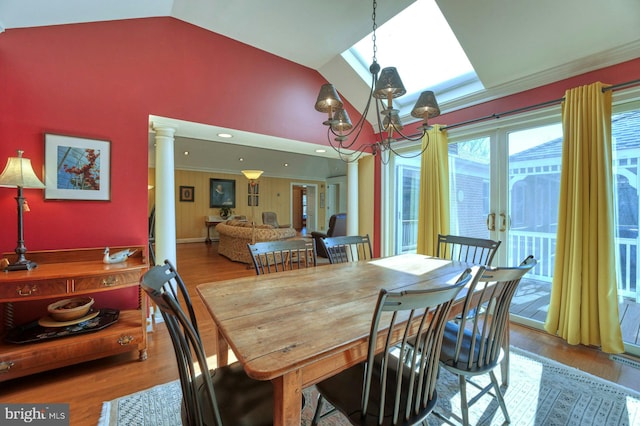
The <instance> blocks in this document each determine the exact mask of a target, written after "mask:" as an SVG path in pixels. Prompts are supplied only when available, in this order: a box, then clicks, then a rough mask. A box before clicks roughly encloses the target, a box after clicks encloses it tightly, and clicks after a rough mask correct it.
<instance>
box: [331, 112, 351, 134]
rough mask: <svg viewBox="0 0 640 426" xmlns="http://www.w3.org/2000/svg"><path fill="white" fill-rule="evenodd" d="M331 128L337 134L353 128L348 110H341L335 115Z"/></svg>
mask: <svg viewBox="0 0 640 426" xmlns="http://www.w3.org/2000/svg"><path fill="white" fill-rule="evenodd" d="M331 128H332V129H333V130H334V131H336V132H348V131H349V130H351V129H352V128H353V124H352V123H351V118H349V114H347V110H345V109H339V110H337V111H336V112H335V114H333V123H331Z"/></svg>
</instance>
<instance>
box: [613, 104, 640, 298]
mask: <svg viewBox="0 0 640 426" xmlns="http://www.w3.org/2000/svg"><path fill="white" fill-rule="evenodd" d="M638 128H640V111H638V110H633V111H627V112H624V113H621V114H614V115H613V117H612V132H611V133H612V135H613V165H614V168H613V174H614V182H615V185H616V186H615V188H614V189H615V190H614V197H615V202H614V206H615V209H616V211H615V220H616V245H617V247H618V250H617V254H618V295H619V296H623V297H630V298H632V299H635V300H636V301H640V295H639V294H638V284H637V283H638V271H637V268H636V266H637V264H638V184H639V183H640V180H639V178H638V174H639V173H638V158H640V134H639V133H638V130H637V129H638Z"/></svg>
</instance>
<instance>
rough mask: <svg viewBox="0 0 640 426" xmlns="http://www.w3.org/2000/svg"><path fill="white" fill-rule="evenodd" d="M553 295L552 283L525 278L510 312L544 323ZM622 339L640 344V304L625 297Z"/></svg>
mask: <svg viewBox="0 0 640 426" xmlns="http://www.w3.org/2000/svg"><path fill="white" fill-rule="evenodd" d="M550 296H551V284H550V283H546V282H542V281H537V280H531V279H529V280H526V279H523V280H522V281H521V282H520V286H519V287H518V291H517V292H516V295H515V296H514V297H513V301H512V302H511V309H510V312H511V314H513V315H517V316H520V317H523V318H528V319H531V320H534V321H538V322H540V323H544V321H545V319H546V317H547V309H548V307H549V300H550ZM619 315H620V327H621V328H622V340H623V341H624V342H625V343H628V344H632V345H636V346H640V304H638V303H636V302H635V301H634V300H631V299H624V300H623V301H622V302H621V303H620V305H619Z"/></svg>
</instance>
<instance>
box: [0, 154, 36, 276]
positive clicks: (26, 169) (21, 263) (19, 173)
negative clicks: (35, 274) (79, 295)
mask: <svg viewBox="0 0 640 426" xmlns="http://www.w3.org/2000/svg"><path fill="white" fill-rule="evenodd" d="M23 152H24V151H21V150H18V156H17V157H9V159H8V160H7V165H6V167H5V168H4V171H3V172H2V174H1V175H0V186H4V187H9V188H18V196H17V197H16V201H17V202H18V246H17V247H16V254H17V255H18V260H16V262H15V263H10V264H9V265H8V266H7V267H5V268H4V270H5V271H21V270H29V269H33V268H35V267H36V266H38V265H37V264H36V263H35V262H32V261H30V260H27V259H26V257H25V253H26V252H27V248H26V247H25V245H24V229H23V226H22V213H23V212H24V209H25V208H24V205H25V203H26V201H25V199H24V196H23V195H22V190H23V189H24V188H37V189H43V188H44V187H45V186H44V184H43V183H42V182H41V181H40V179H38V176H36V174H35V172H34V171H33V167H31V160H29V159H28V158H23V157H22V153H23Z"/></svg>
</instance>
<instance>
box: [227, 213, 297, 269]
mask: <svg viewBox="0 0 640 426" xmlns="http://www.w3.org/2000/svg"><path fill="white" fill-rule="evenodd" d="M216 231H218V234H219V235H220V241H219V243H218V253H219V254H221V255H223V256H224V257H226V258H228V259H230V260H233V261H235V262H242V263H248V264H252V263H253V261H252V260H251V254H250V253H249V249H248V248H247V244H251V233H252V228H251V222H246V221H239V220H228V221H226V222H222V223H219V224H218V225H216ZM295 236H296V230H295V229H293V228H274V227H273V226H271V225H257V224H256V242H262V241H280V240H286V239H288V238H293V237H295Z"/></svg>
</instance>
